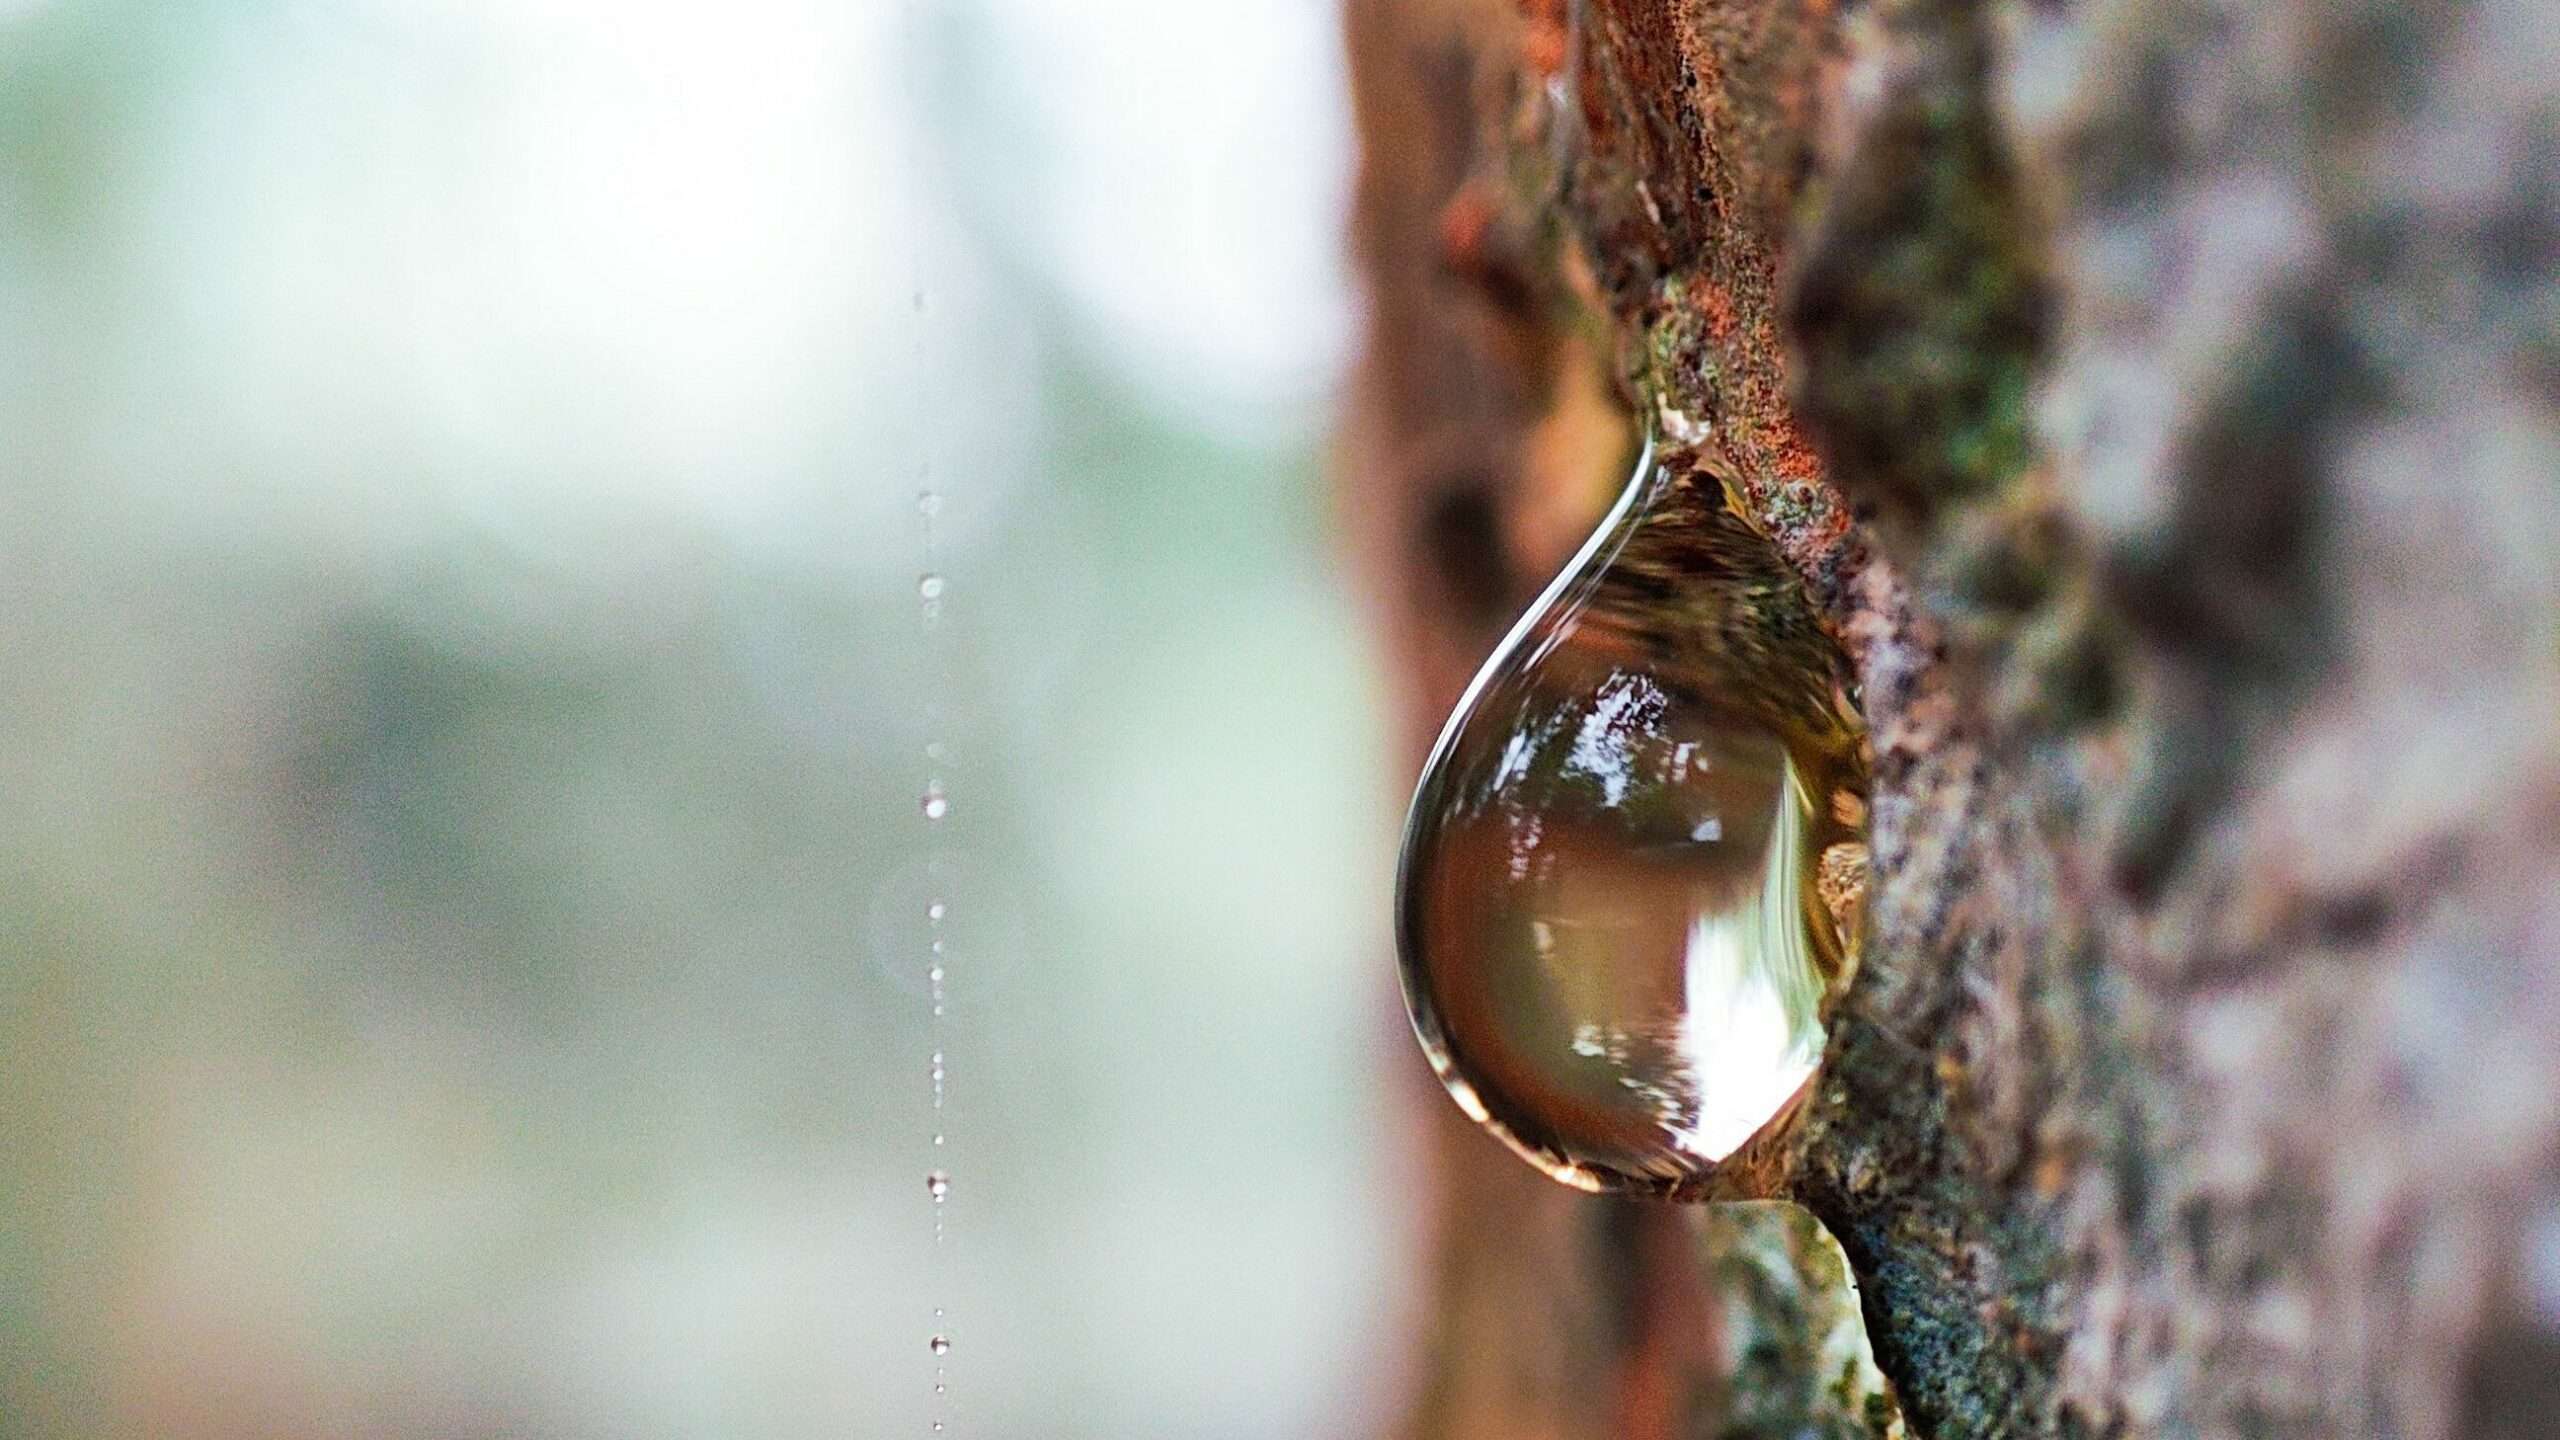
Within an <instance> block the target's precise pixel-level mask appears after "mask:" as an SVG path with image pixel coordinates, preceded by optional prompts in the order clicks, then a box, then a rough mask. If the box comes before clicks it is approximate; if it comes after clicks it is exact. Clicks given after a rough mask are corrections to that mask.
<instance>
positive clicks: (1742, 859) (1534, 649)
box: [1397, 448, 1866, 1192]
mask: <svg viewBox="0 0 2560 1440" xmlns="http://www.w3.org/2000/svg"><path fill="white" fill-rule="evenodd" d="M1844 673H1845V666H1844V665H1843V663H1842V662H1841V659H1840V656H1839V654H1838V651H1837V649H1836V647H1835V646H1834V645H1833V644H1832V643H1831V641H1830V640H1829V638H1828V637H1827V636H1825V635H1824V634H1823V632H1822V630H1821V628H1820V627H1819V626H1818V625H1817V624H1816V623H1815V620H1814V617H1813V613H1812V609H1811V606H1810V604H1809V602H1808V601H1807V600H1806V598H1805V595H1804V591H1803V588H1802V586H1801V585H1800V584H1799V582H1798V581H1797V579H1796V577H1795V575H1794V574H1793V572H1791V571H1789V570H1788V569H1787V568H1786V566H1785V564H1784V562H1783V561H1782V560H1781V558H1780V557H1779V555H1778V554H1777V552H1776V550H1775V549H1774V547H1772V546H1771V545H1770V543H1769V542H1768V540H1767V539H1766V538H1765V537H1763V536H1762V535H1760V534H1759V533H1758V532H1757V531H1755V530H1753V529H1752V528H1751V526H1750V525H1749V524H1747V523H1746V522H1745V521H1744V520H1743V519H1742V518H1741V516H1739V515H1738V514H1736V513H1735V512H1734V510H1733V508H1732V506H1731V503H1730V501H1729V499H1728V497H1727V495H1726V493H1725V492H1724V489H1723V487H1722V486H1721V485H1720V484H1719V483H1718V482H1717V481H1716V480H1714V479H1713V478H1712V477H1705V476H1699V475H1693V474H1688V473H1674V472H1673V471H1671V470H1670V469H1667V468H1665V467H1662V466H1659V465H1657V464H1656V463H1655V462H1654V458H1653V452H1652V450H1651V449H1650V448H1648V449H1647V451H1646V453H1645V456H1644V458H1643V459H1642V460H1640V461H1639V462H1638V464H1637V468H1636V474H1635V478H1634V479H1633V480H1632V481H1630V482H1629V484H1628V487H1627V492H1626V494H1625V495H1624V496H1622V497H1621V498H1620V499H1619V501H1618V503H1617V506H1616V507H1615V508H1614V509H1613V510H1612V511H1611V512H1610V513H1609V516H1608V518H1607V519H1606V520H1604V521H1602V522H1601V525H1600V529H1599V531H1598V532H1597V533H1595V534H1594V535H1593V536H1592V538H1591V540H1590V542H1589V543H1588V544H1586V545H1584V546H1583V548H1582V552H1581V553H1580V554H1579V555H1577V556H1576V557H1575V558H1574V560H1573V561H1572V563H1571V564H1569V565H1568V566H1567V567H1566V568H1565V572H1564V573H1563V574H1562V575H1560V576H1558V577H1557V579H1556V581H1555V583H1554V584H1552V585H1550V586H1548V587H1547V591H1546V593H1545V594H1544V595H1542V596H1540V597H1539V599H1538V602H1537V604H1535V605H1534V606H1532V607H1531V608H1530V610H1529V613H1528V614H1527V615H1525V616H1523V617H1522V618H1521V620H1520V622H1519V623H1518V624H1517V625H1514V626H1513V627H1512V629H1511V633H1510V635H1509V636H1508V637H1507V638H1506V639H1504V641H1503V642H1502V645H1501V647H1500V648H1498V649H1497V650H1495V651H1494V654H1493V658H1492V659H1490V660H1488V661H1487V662H1486V663H1485V667H1484V669H1483V670H1482V671H1481V672H1480V673H1478V675H1477V676H1476V679H1475V682H1474V683H1473V684H1472V685H1470V686H1469V687H1468V689H1467V693H1466V697H1465V698H1464V699H1463V700H1461V701H1459V703H1458V709H1457V712H1456V713H1455V714H1453V715H1451V716H1450V717H1449V724H1448V728H1447V729H1445V730H1444V731H1442V733H1441V736H1440V743H1439V745H1438V747H1437V748H1436V749H1434V750H1433V752H1432V756H1431V761H1430V764H1429V765H1428V766H1427V767H1426V768H1425V770H1424V771H1423V776H1422V782H1421V785H1420V786H1419V788H1418V789H1417V791H1416V792H1415V795H1414V801H1413V813H1412V815H1411V817H1410V819H1409V820H1408V822H1407V828H1406V832H1405V845H1404V859H1403V866H1402V874H1401V877H1400V880H1399V887H1398V888H1399V893H1398V897H1397V908H1398V912H1399V913H1398V934H1397V938H1398V944H1399V948H1400V950H1401V954H1402V960H1403V971H1404V985H1405V999H1406V1002H1407V1004H1408V1005H1409V1006H1410V1007H1411V1010H1412V1013H1413V1024H1414V1029H1415V1031H1416V1033H1418V1034H1419V1035H1420V1036H1421V1039H1422V1046H1423V1049H1424V1051H1425V1052H1426V1053H1428V1054H1429V1056H1430V1058H1431V1064H1432V1067H1433V1068H1434V1069H1435V1070H1437V1071H1438V1072H1439V1075H1440V1078H1441V1080H1442V1081H1443V1082H1444V1083H1446V1084H1447V1086H1448V1087H1449V1092H1450V1094H1451V1095H1452V1096H1453V1097H1454V1098H1455V1099H1456V1100H1457V1102H1458V1104H1459V1106H1460V1107H1461V1108H1463V1109H1464V1110H1465V1111H1466V1112H1467V1113H1468V1114H1469V1115H1470V1116H1472V1117H1474V1118H1475V1119H1476V1120H1477V1121H1478V1122H1480V1123H1482V1124H1483V1125H1484V1126H1485V1127H1486V1128H1488V1129H1490V1130H1492V1131H1493V1132H1494V1133H1495V1134H1496V1135H1498V1136H1500V1137H1501V1138H1502V1139H1503V1140H1505V1141H1507V1142H1508V1143H1509V1144H1510V1145H1511V1146H1512V1147H1513V1148H1514V1149H1516V1150H1518V1151H1519V1152H1520V1153H1521V1154H1522V1155H1524V1156H1526V1157H1527V1158H1528V1159H1529V1160H1530V1161H1532V1162H1533V1163H1535V1164H1536V1165H1537V1166H1538V1167H1539V1168H1541V1169H1543V1170H1545V1171H1546V1172H1547V1173H1548V1174H1550V1175H1552V1176H1554V1177H1555V1178H1557V1179H1559V1180H1562V1181H1564V1182H1566V1183H1568V1184H1572V1185H1577V1186H1580V1187H1582V1188H1584V1189H1590V1190H1645V1191H1657V1192H1660V1191H1670V1190H1675V1189H1679V1188H1682V1187H1683V1186H1687V1185H1691V1184H1694V1183H1695V1182H1698V1181H1701V1180H1703V1179H1705V1178H1706V1177H1707V1176H1708V1175H1710V1174H1711V1173H1713V1171H1714V1170H1715V1168H1716V1166H1717V1165H1718V1164H1719V1163H1720V1162H1722V1161H1725V1160H1726V1159H1728V1158H1729V1157H1731V1156H1732V1155H1733V1154H1734V1153H1735V1152H1736V1151H1738V1150H1740V1149H1741V1148H1742V1147H1743V1145H1744V1144H1745V1143H1746V1142H1748V1141H1749V1140H1750V1139H1751V1138H1752V1137H1753V1136H1755V1135H1757V1134H1759V1133H1760V1132H1761V1131H1763V1130H1764V1129H1766V1128H1768V1127H1769V1126H1770V1124H1771V1123H1772V1122H1773V1121H1775V1120H1776V1119H1778V1118H1779V1117H1781V1116H1782V1115H1784V1114H1786V1113H1787V1112H1788V1111H1789V1109H1790V1108H1791V1107H1792V1106H1793V1104H1794V1103H1795V1101H1796V1099H1797V1097H1798V1096H1799V1095H1801V1094H1802V1093H1803V1091H1804V1089H1805V1086H1806V1083H1807V1081H1808V1080H1809V1079H1810V1078H1811V1077H1812V1074H1813V1070H1814V1066H1815V1064H1816V1063H1817V1062H1818V1061H1819V1060H1820V1059H1821V1055H1822V1047H1823V1039H1824V1030H1823V1024H1824V1012H1825V1009H1826V1007H1827V1004H1828V1001H1829V999H1830V997H1831V996H1832V994H1833V993H1834V992H1835V990H1836V988H1837V987H1838V986H1839V985H1841V984H1842V983H1843V982H1844V981H1845V980H1846V978H1847V971H1848V969H1849V965H1850V955H1849V949H1848V944H1847V941H1846V939H1845V938H1844V923H1843V920H1842V918H1841V916H1840V914H1839V913H1838V904H1837V902H1838V900H1839V895H1838V893H1837V887H1836V885H1835V886H1832V887H1829V888H1831V889H1832V891H1833V893H1832V895H1831V899H1830V901H1829V902H1826V899H1825V893H1824V892H1825V889H1826V887H1825V885H1824V883H1823V879H1822V877H1823V873H1824V871H1825V869H1826V864H1827V868H1829V869H1830V870H1832V871H1833V872H1834V873H1835V875H1836V874H1837V873H1838V872H1840V871H1842V870H1843V869H1844V868H1850V867H1855V868H1858V869H1860V870H1861V871H1862V864H1861V862H1862V858H1863V852H1860V851H1856V850H1853V849H1851V848H1849V847H1851V846H1853V845H1855V844H1856V843H1857V842H1859V840H1860V838H1861V837H1860V832H1859V825H1860V823H1861V821H1862V819H1863V817H1864V814H1865V798H1864V797H1865V785H1866V775H1865V768H1864V761H1863V759H1862V754H1861V741H1860V731H1859V727H1858V722H1857V719H1856V716H1855V714H1854V713H1853V712H1852V711H1851V710H1850V708H1849V706H1848V703H1847V701H1846V700H1845V698H1843V689H1842V676H1843V675H1844Z"/></svg>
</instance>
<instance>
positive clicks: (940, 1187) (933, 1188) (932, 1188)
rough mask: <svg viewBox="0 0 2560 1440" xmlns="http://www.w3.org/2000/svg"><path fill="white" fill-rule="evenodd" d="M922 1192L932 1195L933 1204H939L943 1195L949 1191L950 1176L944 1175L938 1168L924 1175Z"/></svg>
mask: <svg viewBox="0 0 2560 1440" xmlns="http://www.w3.org/2000/svg"><path fill="white" fill-rule="evenodd" d="M924 1193H926V1194H927V1195H930V1196H932V1197H933V1202H934V1203H935V1204H937V1205H939V1204H941V1203H942V1200H943V1197H945V1196H947V1195H949V1194H950V1193H951V1177H950V1176H948V1175H945V1174H944V1173H942V1172H941V1171H939V1170H936V1171H933V1172H932V1173H931V1174H928V1175H926V1176H925V1177H924Z"/></svg>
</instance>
